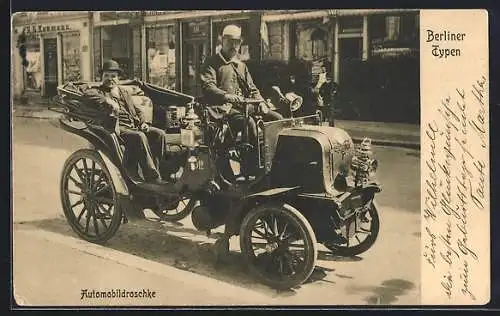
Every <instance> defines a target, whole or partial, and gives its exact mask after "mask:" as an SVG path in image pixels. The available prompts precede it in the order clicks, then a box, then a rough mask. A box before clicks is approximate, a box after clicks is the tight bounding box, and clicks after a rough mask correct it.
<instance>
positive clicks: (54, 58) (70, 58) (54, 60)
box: [11, 12, 92, 98]
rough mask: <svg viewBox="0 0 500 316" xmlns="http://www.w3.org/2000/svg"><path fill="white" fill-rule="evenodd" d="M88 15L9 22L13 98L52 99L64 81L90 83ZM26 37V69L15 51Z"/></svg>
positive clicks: (18, 17) (28, 16)
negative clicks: (10, 29)
mask: <svg viewBox="0 0 500 316" xmlns="http://www.w3.org/2000/svg"><path fill="white" fill-rule="evenodd" d="M90 23H91V20H90V16H89V13H88V12H37V13H36V14H33V13H17V14H15V15H14V16H13V18H12V24H13V25H12V32H11V35H12V38H11V41H12V47H13V50H12V55H11V57H12V67H11V72H12V78H13V84H12V88H13V91H12V92H13V96H14V98H18V97H20V96H22V95H29V96H30V97H33V98H36V97H42V96H52V95H54V94H55V93H56V87H57V85H59V84H62V83H63V82H67V81H76V80H90V79H91V68H90V56H91V52H90V38H91V37H90V32H91V28H92V27H91V24H90ZM23 33H24V35H25V36H26V50H27V52H26V59H27V62H28V64H27V66H26V67H23V66H22V60H21V57H20V55H19V52H18V50H17V49H16V48H15V47H16V43H17V41H18V38H19V36H20V35H21V34H23Z"/></svg>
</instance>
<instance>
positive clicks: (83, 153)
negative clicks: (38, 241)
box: [60, 149, 123, 244]
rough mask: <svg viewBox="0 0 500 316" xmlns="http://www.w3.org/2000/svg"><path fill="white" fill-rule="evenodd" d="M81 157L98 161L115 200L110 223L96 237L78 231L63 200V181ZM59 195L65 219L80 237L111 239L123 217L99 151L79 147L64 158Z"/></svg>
mask: <svg viewBox="0 0 500 316" xmlns="http://www.w3.org/2000/svg"><path fill="white" fill-rule="evenodd" d="M82 158H87V159H91V160H94V161H95V162H96V163H98V164H99V165H100V166H101V168H102V170H103V171H104V173H105V174H106V177H107V179H108V181H109V182H110V184H111V185H110V188H111V193H112V195H113V196H112V199H113V201H114V202H115V206H114V211H115V212H114V214H113V218H112V219H111V223H110V225H109V228H108V229H107V230H106V232H105V234H103V235H101V236H100V237H98V238H96V237H92V236H88V235H86V234H85V233H84V232H82V231H80V230H79V229H78V228H77V225H78V224H77V223H76V222H75V220H76V218H75V217H76V216H75V214H74V213H73V210H72V209H71V208H70V207H69V206H70V205H69V203H68V202H69V201H66V200H65V196H67V195H66V193H65V192H64V183H65V181H68V174H69V173H70V172H71V170H72V169H73V165H74V164H75V163H76V162H78V160H80V159H82ZM60 196H61V204H62V208H63V211H64V216H65V217H66V220H67V221H68V223H69V225H70V226H71V228H72V229H73V231H74V232H75V233H76V234H77V235H78V236H79V237H80V238H82V239H84V240H86V241H88V242H91V243H96V244H104V243H106V242H107V241H108V240H109V239H111V238H112V237H113V236H114V235H115V234H116V232H117V231H118V229H119V228H120V225H121V223H122V219H123V211H122V209H121V207H120V206H119V205H118V198H117V193H116V189H115V186H114V184H113V182H112V178H111V175H110V173H109V170H108V168H107V167H106V165H105V163H104V161H103V160H102V158H101V156H100V155H99V153H98V152H97V151H95V150H92V149H80V150H77V151H75V152H74V153H73V154H71V155H70V156H69V157H68V159H66V161H65V163H64V166H63V170H62V173H61V180H60Z"/></svg>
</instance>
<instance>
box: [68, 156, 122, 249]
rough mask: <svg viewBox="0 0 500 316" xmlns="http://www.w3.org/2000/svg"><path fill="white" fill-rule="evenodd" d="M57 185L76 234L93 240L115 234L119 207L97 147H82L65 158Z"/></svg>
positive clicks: (119, 213) (119, 212) (99, 239)
mask: <svg viewBox="0 0 500 316" xmlns="http://www.w3.org/2000/svg"><path fill="white" fill-rule="evenodd" d="M60 189H61V202H62V207H63V210H64V215H65V217H66V219H67V221H68V222H69V224H70V226H71V228H72V229H73V230H74V231H75V232H76V233H77V234H78V236H80V237H81V238H83V239H84V240H87V241H89V242H93V243H104V242H106V241H107V240H109V239H110V238H111V237H113V236H114V234H115V233H116V231H117V230H118V228H119V227H120V224H121V221H122V210H121V208H120V207H119V206H118V203H117V194H116V191H115V187H114V185H113V183H112V180H111V175H110V174H109V171H108V169H107V168H106V166H105V164H104V162H103V161H102V159H101V157H100V156H99V154H98V153H97V152H96V151H94V150H90V149H81V150H78V151H76V152H74V153H73V154H72V155H71V156H70V157H69V158H68V159H67V160H66V162H65V164H64V167H63V171H62V176H61V188H60Z"/></svg>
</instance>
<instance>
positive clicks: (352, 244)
mask: <svg viewBox="0 0 500 316" xmlns="http://www.w3.org/2000/svg"><path fill="white" fill-rule="evenodd" d="M379 231H380V219H379V216H378V211H377V208H376V207H375V205H374V204H373V203H371V204H370V207H369V208H368V210H367V211H366V212H364V213H360V214H358V215H357V218H356V220H353V221H352V222H351V223H350V224H349V225H347V227H346V232H345V234H346V235H347V238H345V240H342V241H335V242H333V241H327V242H325V243H323V244H324V245H325V247H327V248H328V249H329V250H330V251H331V252H332V253H333V254H335V255H339V256H346V257H351V256H356V255H359V254H361V253H363V252H365V251H367V250H368V249H370V248H371V247H372V246H373V244H374V243H375V241H376V240H377V237H378V233H379Z"/></svg>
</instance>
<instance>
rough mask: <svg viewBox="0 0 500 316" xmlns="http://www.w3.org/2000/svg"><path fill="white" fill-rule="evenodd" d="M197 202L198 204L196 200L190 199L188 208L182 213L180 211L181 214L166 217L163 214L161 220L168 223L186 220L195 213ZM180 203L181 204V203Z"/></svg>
mask: <svg viewBox="0 0 500 316" xmlns="http://www.w3.org/2000/svg"><path fill="white" fill-rule="evenodd" d="M196 202H197V200H195V199H189V202H188V203H187V205H186V207H185V208H184V209H183V210H182V211H180V212H179V213H176V214H173V215H165V214H163V213H162V214H161V219H162V220H164V221H166V222H178V221H180V220H183V219H184V218H186V217H188V216H189V215H190V214H191V212H192V211H193V209H194V207H195V205H196ZM179 203H181V202H180V201H179ZM162 211H163V210H161V211H160V212H162ZM157 215H158V214H157ZM158 216H159V215H158Z"/></svg>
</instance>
